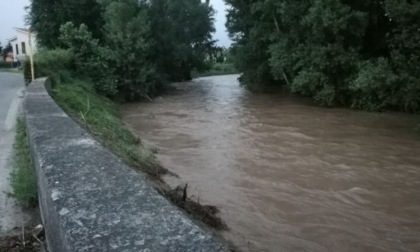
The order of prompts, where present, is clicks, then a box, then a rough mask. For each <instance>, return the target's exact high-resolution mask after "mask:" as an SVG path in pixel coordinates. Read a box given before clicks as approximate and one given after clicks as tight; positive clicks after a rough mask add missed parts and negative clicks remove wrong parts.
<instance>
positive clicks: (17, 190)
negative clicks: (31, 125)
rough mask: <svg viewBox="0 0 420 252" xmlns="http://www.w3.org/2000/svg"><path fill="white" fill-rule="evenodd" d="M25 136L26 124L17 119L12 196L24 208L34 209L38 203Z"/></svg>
mask: <svg viewBox="0 0 420 252" xmlns="http://www.w3.org/2000/svg"><path fill="white" fill-rule="evenodd" d="M26 138H27V136H26V124H25V121H24V120H23V119H22V118H18V120H17V124H16V137H15V143H14V145H13V171H12V173H11V174H10V177H11V179H10V182H11V186H12V196H13V197H14V198H15V199H16V200H17V202H19V203H20V204H21V205H22V206H24V207H34V206H36V205H37V202H38V190H37V182H36V176H35V169H34V167H33V165H32V162H31V158H30V150H29V146H28V142H27V139H26Z"/></svg>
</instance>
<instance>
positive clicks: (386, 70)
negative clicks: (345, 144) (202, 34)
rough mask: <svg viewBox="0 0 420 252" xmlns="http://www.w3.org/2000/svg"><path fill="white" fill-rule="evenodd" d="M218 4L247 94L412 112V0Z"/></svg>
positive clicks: (415, 60) (415, 11)
mask: <svg viewBox="0 0 420 252" xmlns="http://www.w3.org/2000/svg"><path fill="white" fill-rule="evenodd" d="M225 1H226V3H227V4H229V5H230V6H231V8H230V9H229V11H228V14H227V24H226V25H227V28H228V31H229V34H230V37H231V38H232V39H233V40H234V42H235V43H234V47H235V48H234V51H235V58H236V59H235V61H236V67H237V68H238V69H239V70H240V71H242V72H243V75H242V76H241V82H242V84H244V85H245V86H247V87H249V88H250V89H253V90H257V89H264V87H266V86H268V85H271V86H273V85H274V86H278V87H283V88H286V89H288V90H290V91H291V92H295V93H299V94H302V95H305V96H311V97H313V98H314V99H315V100H316V101H317V102H318V103H320V104H325V105H330V106H332V105H347V106H352V105H353V106H354V107H357V108H365V109H369V110H375V109H377V110H384V109H395V108H398V109H402V110H409V111H414V110H418V108H419V100H420V93H419V84H418V83H419V81H418V80H419V77H418V75H419V73H420V70H419V66H420V64H419V58H420V53H419V51H420V50H419V43H418V41H419V36H420V35H419V33H418V30H419V29H420V24H419V19H418V16H419V15H420V12H419V10H420V8H419V6H420V3H419V2H418V1H410V0H404V1H397V0H387V1H382V0H367V1H366V0H355V1H349V0H313V1H306V0H255V1H244V0H225ZM378 74H381V75H382V76H377V77H371V78H368V77H369V76H370V75H378ZM384 76H387V80H386V81H385V80H384ZM384 90H386V91H385V92H384ZM378 97H379V98H378Z"/></svg>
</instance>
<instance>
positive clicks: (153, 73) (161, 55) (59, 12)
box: [28, 0, 215, 101]
mask: <svg viewBox="0 0 420 252" xmlns="http://www.w3.org/2000/svg"><path fill="white" fill-rule="evenodd" d="M29 9H30V12H29V15H28V22H29V23H30V24H31V25H32V27H33V28H34V29H35V30H37V32H38V39H39V43H40V44H41V46H43V47H45V48H48V49H55V48H58V47H59V48H64V49H68V50H69V52H71V53H72V54H73V55H74V58H75V68H76V69H75V70H76V73H77V74H78V75H79V76H82V77H83V78H89V79H90V80H91V81H93V82H94V84H95V88H96V90H97V91H98V92H100V93H101V94H104V95H105V96H107V97H111V98H113V99H118V100H125V101H126V100H136V99H151V98H150V97H152V96H154V95H156V93H157V92H158V91H159V90H161V89H163V88H164V87H165V85H164V84H165V83H166V82H167V81H181V80H188V79H191V72H192V71H193V70H198V71H200V70H204V69H205V68H206V67H208V65H207V64H206V62H205V57H206V55H207V54H208V52H209V51H211V50H212V48H213V46H214V45H213V44H214V41H213V40H212V39H211V33H212V32H214V31H215V29H214V26H213V22H214V20H213V15H214V10H213V8H212V7H211V6H210V5H209V1H207V2H205V3H203V2H201V0H179V1H167V0H151V1H146V0H140V1H138V0H115V1H114V0H98V1H89V0H82V1H79V0H78V1H76V0H69V1H55V0H33V1H32V4H31V6H30V8H29Z"/></svg>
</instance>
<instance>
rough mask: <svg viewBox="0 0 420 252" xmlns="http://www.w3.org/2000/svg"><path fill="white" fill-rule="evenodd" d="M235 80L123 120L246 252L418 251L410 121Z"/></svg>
mask: <svg viewBox="0 0 420 252" xmlns="http://www.w3.org/2000/svg"><path fill="white" fill-rule="evenodd" d="M237 77H238V76H236V75H229V76H219V77H208V78H200V79H196V80H194V81H192V82H187V83H179V84H176V87H177V88H178V91H177V92H174V93H171V94H168V95H164V96H162V97H159V98H158V99H157V100H156V101H155V102H154V103H137V104H129V105H124V106H123V107H121V111H122V114H123V119H124V121H125V122H126V123H127V125H128V126H129V127H130V128H131V129H132V130H133V131H134V133H135V134H137V135H139V136H140V137H141V138H142V139H143V140H144V142H145V143H146V145H148V146H153V147H157V148H158V150H159V154H158V157H159V159H160V161H161V163H162V164H163V165H164V166H165V167H166V168H168V169H169V170H171V171H172V172H174V173H176V174H178V175H179V178H175V177H172V176H168V177H166V178H165V180H166V181H167V182H168V183H169V184H170V185H172V186H176V185H179V184H183V183H188V185H189V193H190V194H192V195H194V198H195V199H197V200H198V199H199V200H200V202H202V203H205V204H211V205H215V206H217V207H219V209H220V211H221V213H220V216H221V217H222V218H223V220H224V221H225V222H226V223H227V225H228V226H229V228H230V230H229V231H227V232H224V234H223V235H224V236H225V237H226V238H227V239H229V240H231V241H232V242H233V243H234V244H235V245H236V246H237V247H238V248H239V249H240V250H242V251H334V252H335V251H369V252H373V251H420V133H418V132H417V133H416V132H415V131H414V128H415V127H416V124H418V123H419V120H418V118H416V117H415V116H412V115H407V114H402V113H384V114H377V113H367V112H360V111H353V110H349V109H330V108H322V107H318V106H314V105H313V104H312V103H311V101H310V100H307V99H304V98H298V97H294V96H291V95H281V94H253V93H250V92H248V91H247V90H245V89H243V88H241V87H240V86H239V84H238V82H237V80H236V78H237Z"/></svg>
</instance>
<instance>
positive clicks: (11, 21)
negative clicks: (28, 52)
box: [0, 0, 231, 47]
mask: <svg viewBox="0 0 420 252" xmlns="http://www.w3.org/2000/svg"><path fill="white" fill-rule="evenodd" d="M0 2H1V4H2V6H1V8H0V42H1V43H2V45H4V44H5V43H6V42H7V39H9V38H11V37H13V36H15V32H14V30H13V27H24V26H25V14H26V13H25V10H24V7H25V6H27V5H29V0H1V1H0ZM210 3H211V4H212V5H213V7H214V9H215V10H216V11H217V13H216V16H215V19H216V23H215V26H216V33H215V34H214V38H215V39H217V40H219V42H218V43H217V44H218V45H219V46H225V47H229V46H230V44H231V41H230V40H229V38H228V36H227V33H226V28H225V22H226V17H225V15H226V14H225V9H226V5H225V3H224V2H223V0H210Z"/></svg>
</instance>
